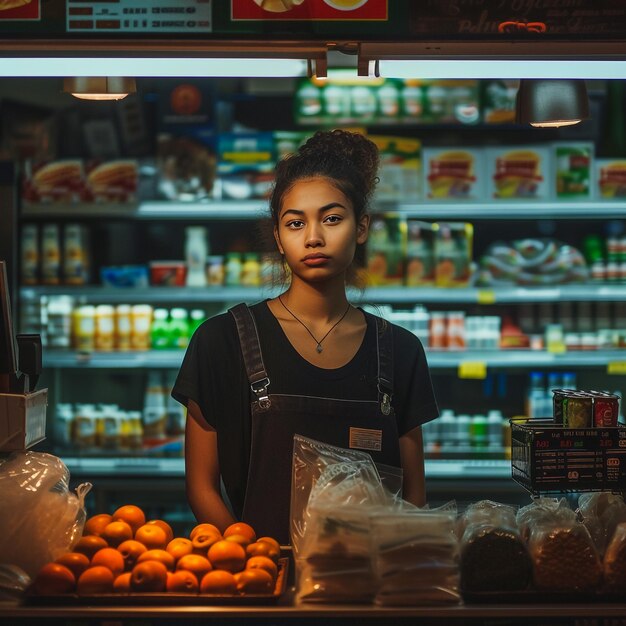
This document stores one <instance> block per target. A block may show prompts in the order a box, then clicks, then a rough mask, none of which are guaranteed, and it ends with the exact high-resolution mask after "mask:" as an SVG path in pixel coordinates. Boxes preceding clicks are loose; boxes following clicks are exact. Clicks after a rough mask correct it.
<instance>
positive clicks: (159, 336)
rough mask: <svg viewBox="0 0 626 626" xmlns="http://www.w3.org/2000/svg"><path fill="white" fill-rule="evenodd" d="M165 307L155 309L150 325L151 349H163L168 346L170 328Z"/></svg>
mask: <svg viewBox="0 0 626 626" xmlns="http://www.w3.org/2000/svg"><path fill="white" fill-rule="evenodd" d="M168 317H169V314H168V312H167V309H155V310H154V315H153V319H152V326H151V327H150V345H151V346H152V349H153V350H165V349H167V348H169V347H170V345H169V343H170V328H169V323H168Z"/></svg>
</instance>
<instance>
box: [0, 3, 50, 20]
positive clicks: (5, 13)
mask: <svg viewBox="0 0 626 626" xmlns="http://www.w3.org/2000/svg"><path fill="white" fill-rule="evenodd" d="M39 1H40V0H0V22H10V21H24V20H28V21H31V20H40V19H41V7H40V5H39Z"/></svg>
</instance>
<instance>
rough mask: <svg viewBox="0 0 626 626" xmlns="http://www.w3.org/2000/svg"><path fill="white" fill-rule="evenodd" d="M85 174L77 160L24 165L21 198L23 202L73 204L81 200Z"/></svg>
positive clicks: (79, 161) (83, 193)
mask: <svg viewBox="0 0 626 626" xmlns="http://www.w3.org/2000/svg"><path fill="white" fill-rule="evenodd" d="M84 196H85V172H84V168H83V162H82V160H80V159H63V160H60V161H51V162H47V163H34V162H32V161H27V162H26V163H25V164H24V178H23V184H22V198H23V200H24V201H26V202H33V203H38V202H44V203H48V202H50V203H52V202H64V203H75V202H81V201H82V200H84Z"/></svg>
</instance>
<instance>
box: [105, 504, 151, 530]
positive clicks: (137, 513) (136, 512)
mask: <svg viewBox="0 0 626 626" xmlns="http://www.w3.org/2000/svg"><path fill="white" fill-rule="evenodd" d="M113 519H114V520H122V521H123V522H126V523H127V524H128V525H129V526H130V527H131V528H132V529H133V535H134V534H135V532H136V531H137V529H138V528H139V527H140V526H143V525H144V524H145V523H146V514H145V513H144V512H143V511H142V510H141V509H140V508H139V507H138V506H135V505H134V504H125V505H124V506H121V507H120V508H119V509H117V510H116V511H115V512H114V513H113Z"/></svg>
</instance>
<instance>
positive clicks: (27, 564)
mask: <svg viewBox="0 0 626 626" xmlns="http://www.w3.org/2000/svg"><path fill="white" fill-rule="evenodd" d="M69 478H70V474H69V471H68V469H67V467H66V465H65V464H64V463H63V461H61V459H59V458H58V457H56V456H53V455H51V454H45V453H42V452H28V451H27V452H14V453H13V454H11V455H10V456H9V457H8V458H7V459H6V461H5V462H4V463H3V464H2V465H0V493H1V494H2V508H1V509H0V561H2V563H8V564H12V565H17V566H18V567H20V568H22V569H23V570H24V571H25V572H26V573H27V574H28V575H29V576H31V577H34V576H35V574H36V573H37V571H38V570H39V569H40V568H41V566H42V565H44V564H45V563H48V562H50V561H54V560H55V559H56V558H58V557H59V556H60V555H61V554H63V553H64V552H68V551H70V550H71V549H72V548H73V546H74V545H75V544H76V542H77V541H78V540H79V539H80V536H81V534H82V532H83V527H84V525H85V517H86V514H85V508H84V500H85V496H86V495H87V493H88V492H89V490H90V489H91V484H90V483H83V484H81V485H79V486H78V487H77V489H76V493H73V492H71V491H70V490H69Z"/></svg>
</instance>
